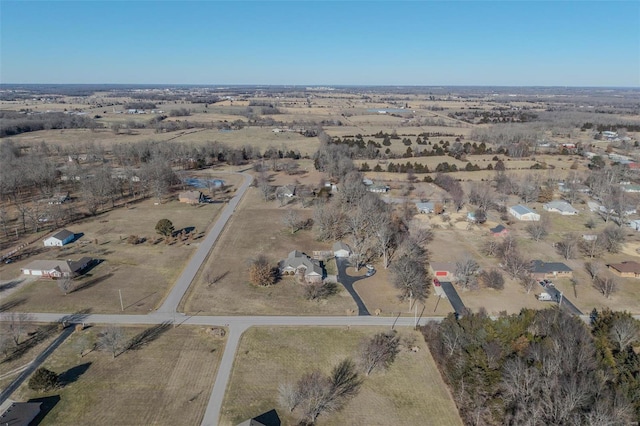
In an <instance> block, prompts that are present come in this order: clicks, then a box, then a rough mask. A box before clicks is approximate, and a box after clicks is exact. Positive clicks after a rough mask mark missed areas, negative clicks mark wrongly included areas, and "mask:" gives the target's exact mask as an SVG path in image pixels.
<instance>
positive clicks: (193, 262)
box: [158, 173, 253, 312]
mask: <svg viewBox="0 0 640 426" xmlns="http://www.w3.org/2000/svg"><path fill="white" fill-rule="evenodd" d="M238 174H240V175H242V176H243V177H244V182H242V184H241V185H240V187H239V188H238V190H237V191H236V195H235V196H234V197H233V198H232V199H231V200H230V201H229V203H228V204H227V206H226V207H225V208H224V209H223V210H222V213H220V217H218V220H217V221H216V223H215V225H213V227H212V228H211V231H209V233H208V234H207V236H206V237H205V239H204V241H202V242H201V243H200V246H199V247H198V249H197V250H196V252H195V253H194V254H193V256H191V259H189V263H188V264H187V266H185V268H184V269H183V271H182V273H181V274H180V276H179V277H178V280H177V281H176V283H175V284H174V286H173V288H172V289H171V292H170V293H169V295H168V296H167V298H166V299H165V300H164V302H163V303H162V305H161V306H160V307H159V308H158V311H159V312H176V310H177V309H178V304H179V303H180V301H181V300H182V298H183V297H184V295H185V293H186V292H187V290H188V289H189V286H190V285H191V282H192V281H193V278H194V277H195V276H196V274H197V273H198V270H199V269H200V266H202V264H203V263H204V261H205V259H206V258H207V256H208V255H209V252H210V251H211V249H212V248H213V246H214V244H215V243H216V241H217V240H218V237H219V236H220V234H221V233H222V230H223V229H224V227H225V225H226V224H227V221H228V220H229V218H230V217H231V215H232V214H233V212H234V211H235V209H236V207H237V206H238V203H239V202H240V200H241V199H242V196H243V195H244V193H245V192H246V191H247V189H248V188H249V186H250V185H251V181H252V180H253V177H252V176H251V175H248V174H246V173H238Z"/></svg>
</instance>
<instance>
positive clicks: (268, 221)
mask: <svg viewBox="0 0 640 426" xmlns="http://www.w3.org/2000/svg"><path fill="white" fill-rule="evenodd" d="M285 212H286V207H279V204H278V202H276V201H269V202H264V201H262V199H261V196H260V194H259V192H258V191H257V189H256V188H250V189H249V190H248V191H247V193H246V194H245V196H244V198H243V200H242V201H241V203H240V205H239V206H238V209H237V210H236V212H235V213H234V215H233V216H232V218H231V220H230V221H229V223H228V224H227V227H226V228H225V230H224V231H223V233H222V235H221V236H220V239H219V241H218V243H217V244H216V246H215V247H214V249H213V250H212V252H211V253H210V254H209V257H208V258H207V260H206V262H205V264H204V265H203V267H202V268H201V270H200V272H199V274H198V276H197V277H196V279H195V283H194V284H193V285H192V286H191V288H190V289H189V292H188V293H187V297H185V298H184V299H183V302H182V303H181V306H180V307H179V309H180V310H184V311H185V312H188V313H200V314H212V315H346V314H347V313H350V312H353V311H356V304H355V302H354V301H353V299H352V298H351V296H349V294H348V293H347V292H346V291H345V290H344V289H342V291H340V292H339V293H338V294H337V295H334V296H331V297H330V298H329V299H328V300H322V301H308V300H305V299H304V287H303V285H301V284H298V283H297V282H296V281H295V279H294V278H293V277H287V278H283V279H282V280H280V281H279V282H278V283H276V284H275V285H273V286H271V287H256V286H254V285H253V284H251V283H249V273H248V267H249V262H250V260H251V259H252V258H254V257H256V256H258V255H260V254H264V255H265V256H267V258H268V259H269V261H270V262H271V263H272V264H273V265H274V266H276V265H277V264H278V262H279V261H280V260H283V259H285V258H286V257H287V255H288V254H289V252H291V251H293V250H300V251H302V252H305V253H307V254H309V255H310V254H312V252H313V251H314V250H330V249H331V243H328V242H318V241H316V240H315V238H314V235H313V232H312V231H311V230H300V231H298V232H296V233H294V234H291V232H290V231H289V228H288V227H286V226H285V225H284V224H283V223H282V217H283V216H284V214H285ZM299 214H300V217H301V218H307V217H311V214H312V212H311V210H310V209H300V210H299ZM207 275H210V276H211V277H215V278H216V279H215V280H214V281H215V283H213V284H210V283H208V282H207V280H206V278H207ZM356 312H357V311H356Z"/></svg>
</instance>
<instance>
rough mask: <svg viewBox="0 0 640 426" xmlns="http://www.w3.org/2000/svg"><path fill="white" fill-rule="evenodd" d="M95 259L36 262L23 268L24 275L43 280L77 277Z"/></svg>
mask: <svg viewBox="0 0 640 426" xmlns="http://www.w3.org/2000/svg"><path fill="white" fill-rule="evenodd" d="M92 262H93V259H92V258H90V257H83V258H81V259H80V260H77V261H73V260H34V261H33V262H31V263H29V264H28V265H26V266H25V267H24V268H21V270H22V273H23V274H24V275H33V276H36V277H41V278H61V277H71V278H73V277H75V276H76V275H80V274H81V273H82V271H83V270H84V269H86V268H87V267H88V266H89V265H90V264H91V263H92Z"/></svg>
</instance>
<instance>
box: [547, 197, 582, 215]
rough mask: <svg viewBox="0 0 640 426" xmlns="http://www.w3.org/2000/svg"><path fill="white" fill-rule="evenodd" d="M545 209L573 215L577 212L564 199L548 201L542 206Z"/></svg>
mask: <svg viewBox="0 0 640 426" xmlns="http://www.w3.org/2000/svg"><path fill="white" fill-rule="evenodd" d="M542 207H543V208H544V209H545V210H546V211H548V212H553V213H560V214H561V215H565V216H567V215H574V214H578V210H576V209H574V208H573V206H572V205H571V204H569V203H567V202H566V201H564V200H554V201H550V202H548V203H546V204H544V205H543V206H542Z"/></svg>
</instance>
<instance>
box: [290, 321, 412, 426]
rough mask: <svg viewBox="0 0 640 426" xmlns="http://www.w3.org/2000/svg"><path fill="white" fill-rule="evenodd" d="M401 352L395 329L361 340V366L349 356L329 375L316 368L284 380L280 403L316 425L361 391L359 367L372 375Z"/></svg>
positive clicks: (389, 363)
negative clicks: (319, 420) (300, 375)
mask: <svg viewBox="0 0 640 426" xmlns="http://www.w3.org/2000/svg"><path fill="white" fill-rule="evenodd" d="M399 352H400V338H399V337H398V335H397V333H396V332H395V331H391V332H382V333H378V334H376V335H375V336H373V337H372V338H371V339H367V340H365V341H363V342H362V344H361V349H360V354H359V355H360V357H359V365H357V364H356V362H354V361H353V360H351V359H350V358H347V359H345V360H343V361H341V362H340V363H338V364H337V365H336V366H335V367H334V368H333V369H332V370H331V373H330V374H329V375H328V376H327V375H325V374H323V373H322V372H321V371H320V370H313V371H311V372H309V373H306V374H304V375H303V376H302V377H301V378H300V379H299V380H298V381H296V382H295V383H282V384H280V386H279V388H278V400H279V403H280V405H281V406H282V407H284V408H286V409H287V410H288V411H289V412H290V413H293V412H294V410H297V412H298V413H299V416H300V424H305V425H313V424H315V423H316V421H317V419H318V417H319V416H320V415H321V414H324V415H326V414H330V413H332V412H336V411H339V410H340V409H342V407H344V406H345V405H346V403H347V402H349V400H350V399H352V398H353V397H354V396H356V395H357V394H358V392H359V391H360V388H361V386H362V384H363V379H362V377H361V375H360V373H359V370H360V371H362V373H364V374H365V375H366V376H369V375H370V374H371V373H372V372H374V371H376V370H383V369H386V368H389V367H390V366H391V364H392V363H393V361H394V360H395V358H396V356H397V354H398V353H399Z"/></svg>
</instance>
